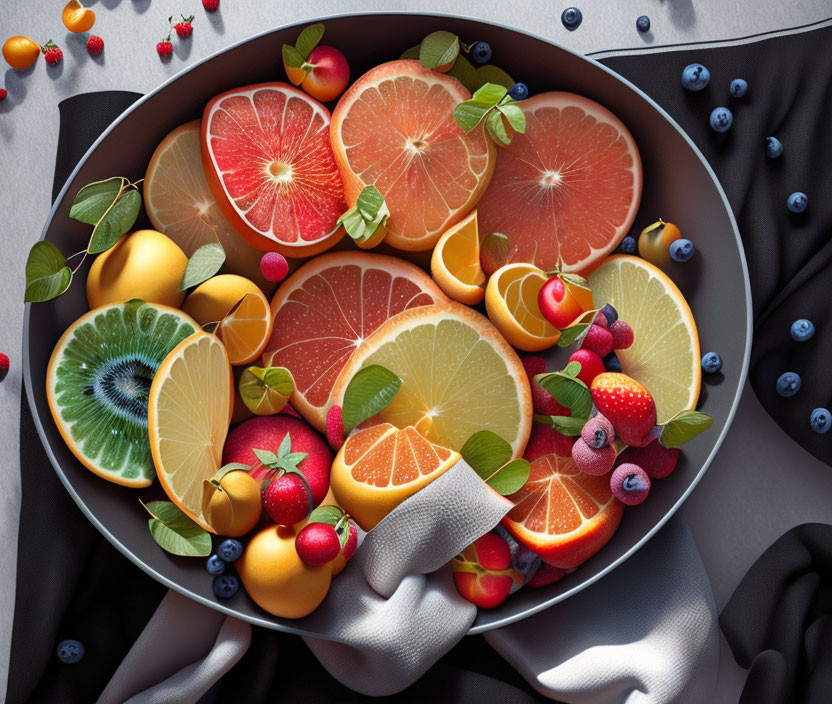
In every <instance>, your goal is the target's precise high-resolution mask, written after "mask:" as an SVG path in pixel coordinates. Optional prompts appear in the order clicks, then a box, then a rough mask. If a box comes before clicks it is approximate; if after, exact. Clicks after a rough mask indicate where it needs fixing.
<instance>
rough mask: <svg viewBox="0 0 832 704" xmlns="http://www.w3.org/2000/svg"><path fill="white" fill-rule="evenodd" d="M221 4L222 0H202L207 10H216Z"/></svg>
mask: <svg viewBox="0 0 832 704" xmlns="http://www.w3.org/2000/svg"><path fill="white" fill-rule="evenodd" d="M219 6H220V0H202V7H204V8H205V11H206V12H214V10H216V9H217V8H218V7H219Z"/></svg>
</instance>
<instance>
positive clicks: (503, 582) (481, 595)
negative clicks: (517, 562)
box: [451, 533, 520, 609]
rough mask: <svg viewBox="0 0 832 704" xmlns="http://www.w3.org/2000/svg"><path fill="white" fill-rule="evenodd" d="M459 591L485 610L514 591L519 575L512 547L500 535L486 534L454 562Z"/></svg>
mask: <svg viewBox="0 0 832 704" xmlns="http://www.w3.org/2000/svg"><path fill="white" fill-rule="evenodd" d="M451 566H452V568H453V572H454V583H455V584H456V588H457V591H459V593H460V594H461V595H462V596H463V597H464V598H465V599H467V600H468V601H470V602H471V603H472V604H475V605H476V606H478V607H480V608H481V609H492V608H494V607H495V606H499V605H500V604H501V603H503V601H505V599H506V597H508V595H509V593H510V592H511V588H512V586H513V585H514V582H515V577H518V578H520V575H518V574H517V573H516V572H515V571H514V570H513V569H512V568H511V550H510V548H509V546H508V543H506V541H505V540H503V539H502V538H501V537H500V536H498V535H496V534H495V533H486V534H485V535H483V536H482V537H480V538H477V540H476V541H475V542H474V543H473V544H471V545H469V546H468V547H467V548H465V549H464V550H463V551H462V552H461V553H460V554H459V555H458V556H457V557H455V558H454V559H453V561H452V562H451Z"/></svg>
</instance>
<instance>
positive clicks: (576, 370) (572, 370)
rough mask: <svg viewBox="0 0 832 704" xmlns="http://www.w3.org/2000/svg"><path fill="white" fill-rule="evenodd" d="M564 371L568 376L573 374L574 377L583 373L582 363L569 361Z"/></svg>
mask: <svg viewBox="0 0 832 704" xmlns="http://www.w3.org/2000/svg"><path fill="white" fill-rule="evenodd" d="M563 373H564V374H566V375H567V376H571V377H572V378H573V379H574V378H575V377H576V376H578V374H580V373H581V363H580V362H569V364H567V365H566V367H564V370H563Z"/></svg>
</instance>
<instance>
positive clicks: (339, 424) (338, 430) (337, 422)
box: [326, 406, 344, 450]
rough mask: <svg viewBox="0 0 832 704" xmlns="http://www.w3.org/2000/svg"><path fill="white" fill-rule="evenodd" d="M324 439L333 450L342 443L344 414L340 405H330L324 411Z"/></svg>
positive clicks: (338, 447)
mask: <svg viewBox="0 0 832 704" xmlns="http://www.w3.org/2000/svg"><path fill="white" fill-rule="evenodd" d="M326 439H327V442H328V443H329V445H330V447H331V448H332V449H333V450H338V449H340V447H341V445H343V444H344V415H343V413H342V411H341V406H332V407H331V408H330V409H329V410H328V411H327V412H326Z"/></svg>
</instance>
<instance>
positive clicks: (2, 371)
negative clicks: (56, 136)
mask: <svg viewBox="0 0 832 704" xmlns="http://www.w3.org/2000/svg"><path fill="white" fill-rule="evenodd" d="M5 92H6V91H5V89H3V93H5ZM4 97H5V96H4ZM8 373H9V355H7V354H3V353H2V352H0V381H3V379H5V378H6V374H8Z"/></svg>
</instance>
